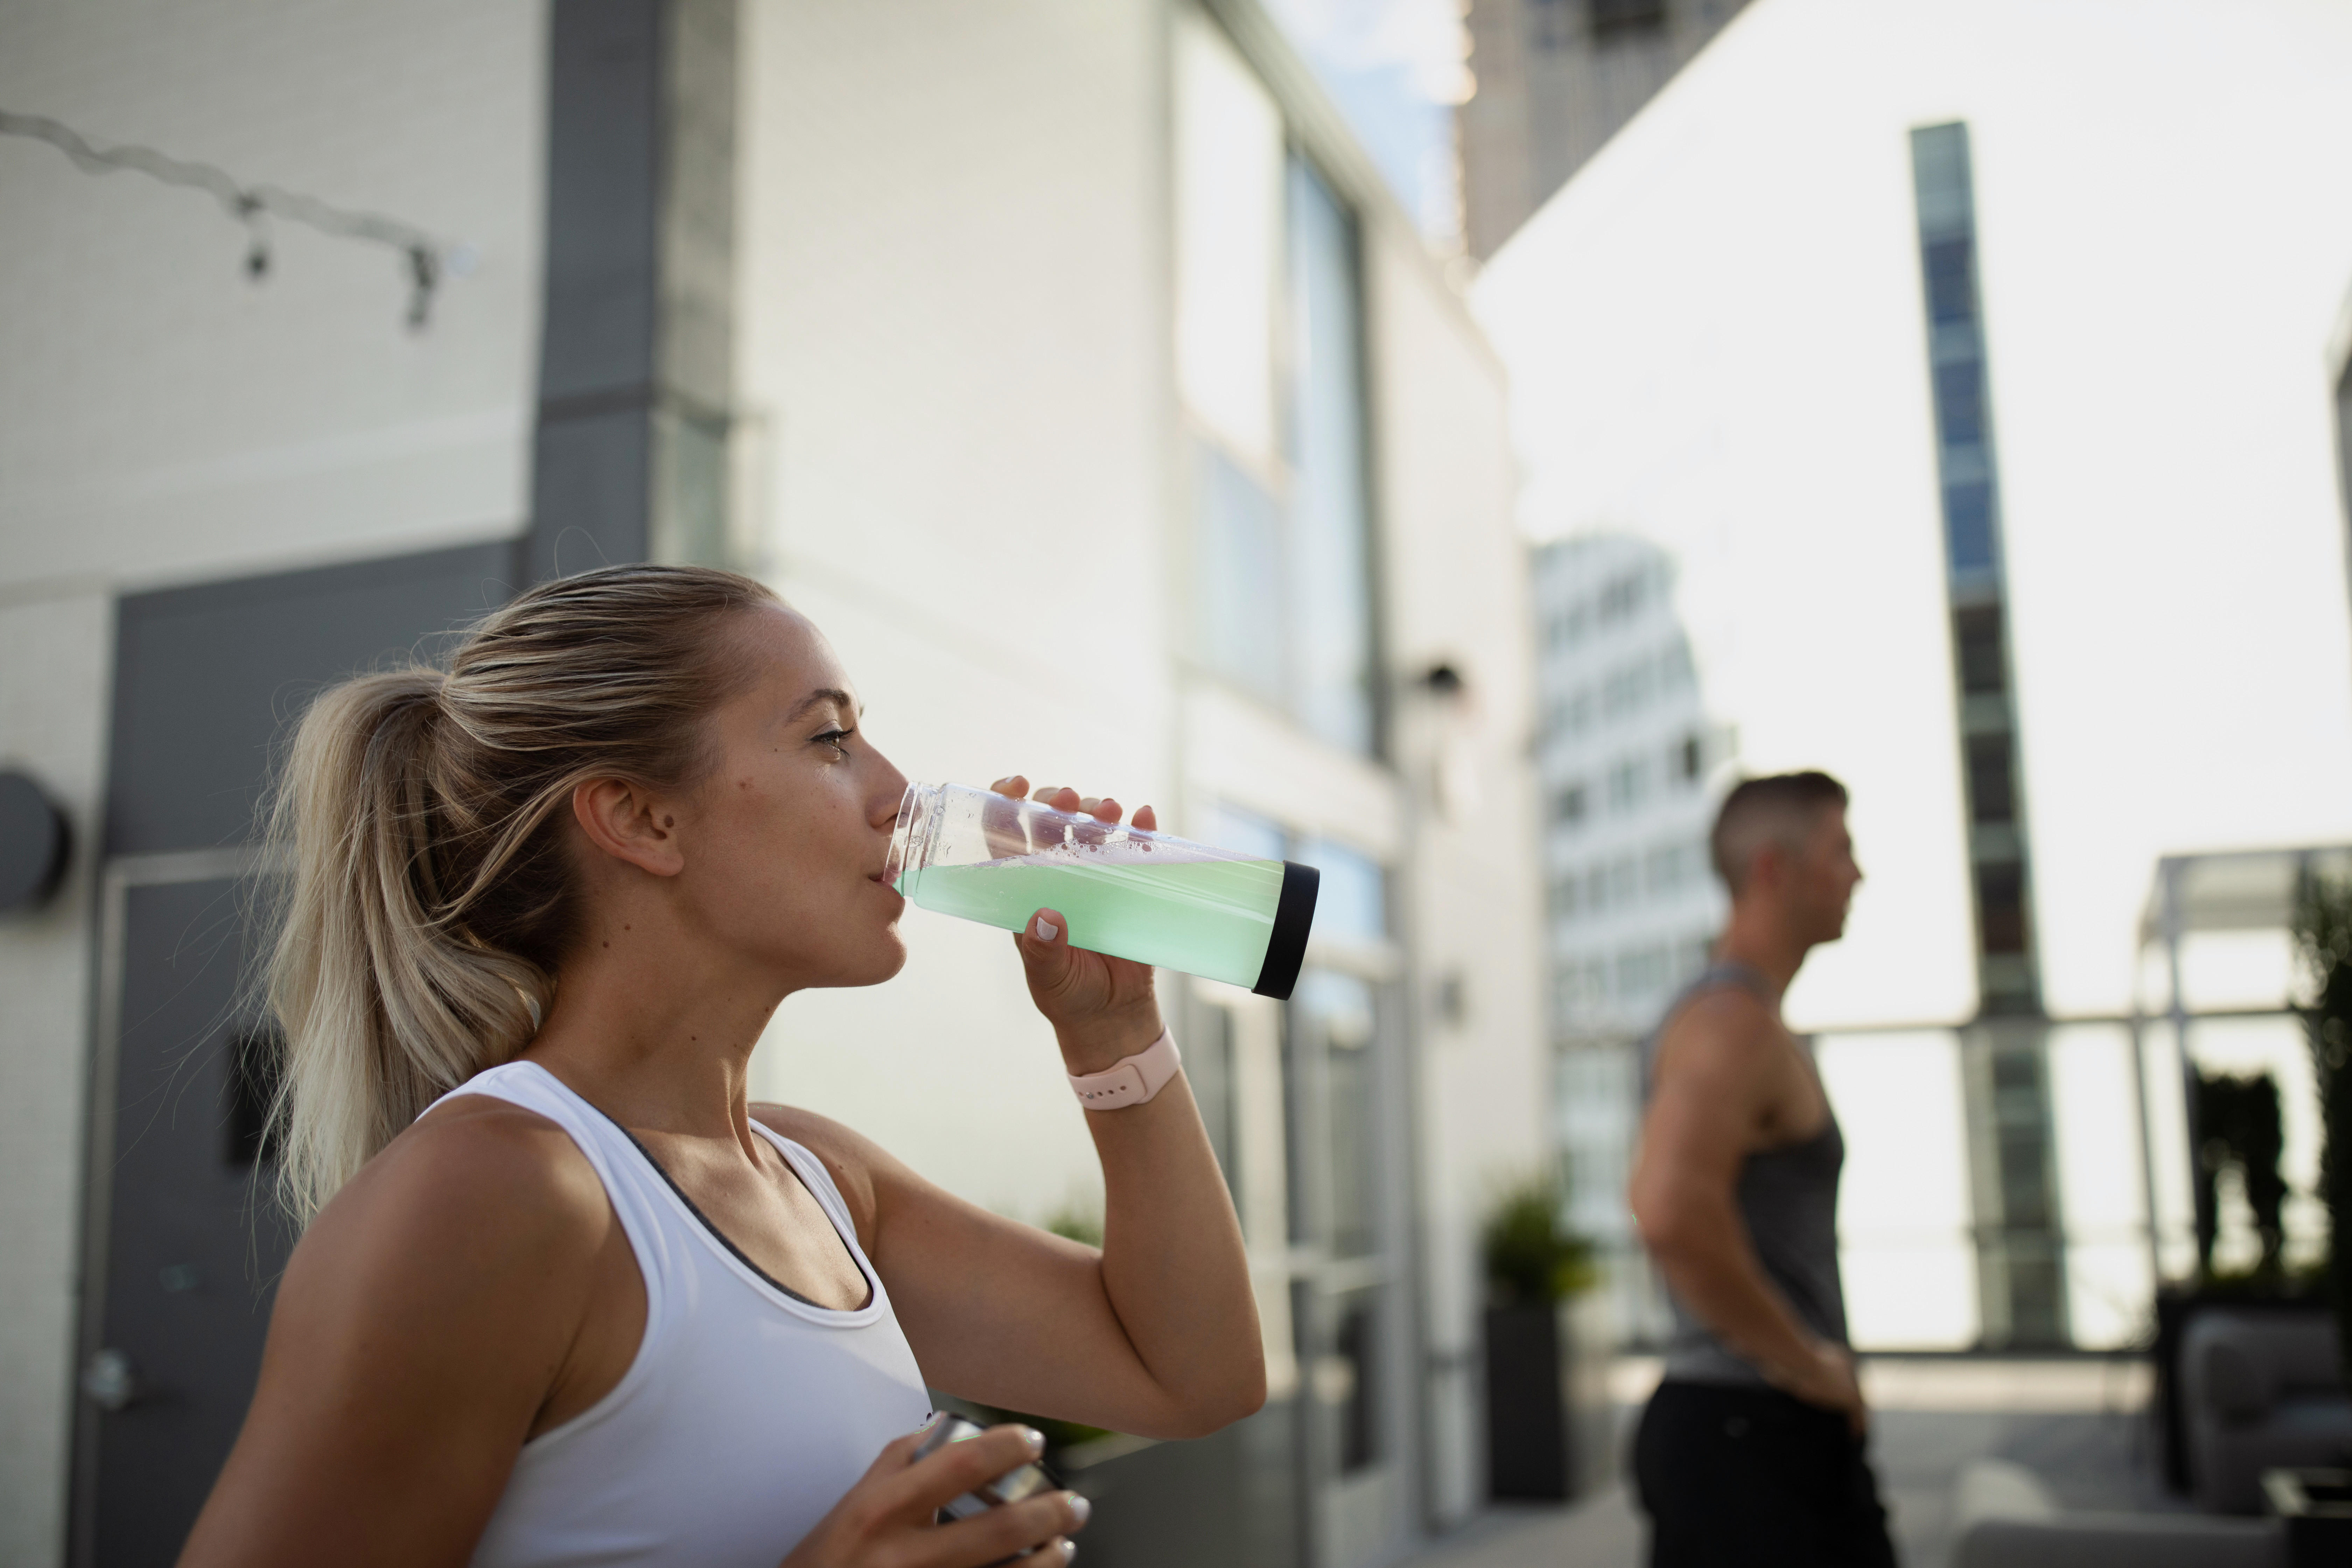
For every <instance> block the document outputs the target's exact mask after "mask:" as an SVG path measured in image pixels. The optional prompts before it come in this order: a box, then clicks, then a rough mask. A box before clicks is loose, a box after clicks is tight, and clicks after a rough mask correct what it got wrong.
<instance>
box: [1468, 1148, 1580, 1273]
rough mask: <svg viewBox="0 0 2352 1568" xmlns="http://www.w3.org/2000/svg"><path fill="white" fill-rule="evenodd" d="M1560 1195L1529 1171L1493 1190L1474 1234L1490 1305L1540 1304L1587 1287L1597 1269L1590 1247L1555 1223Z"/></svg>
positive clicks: (1544, 1178) (1550, 1180) (1552, 1182)
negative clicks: (1493, 1195) (1491, 1203)
mask: <svg viewBox="0 0 2352 1568" xmlns="http://www.w3.org/2000/svg"><path fill="white" fill-rule="evenodd" d="M1562 1197H1563V1194H1562V1193H1561V1192H1560V1186H1559V1182H1558V1181H1556V1180H1554V1179H1553V1178H1552V1177H1551V1176H1549V1175H1548V1174H1546V1173H1541V1172H1537V1173H1530V1174H1528V1175H1526V1176H1522V1177H1519V1178H1517V1179H1516V1180H1514V1181H1512V1182H1511V1183H1510V1184H1508V1185H1507V1186H1506V1187H1505V1188H1504V1189H1503V1190H1502V1192H1501V1193H1499V1194H1497V1195H1496V1200H1495V1205H1494V1207H1493V1208H1491V1209H1489V1210H1488V1211H1487V1215H1486V1226H1485V1227H1484V1229H1483V1230H1482V1231H1481V1233H1480V1236H1479V1251H1480V1253H1481V1255H1482V1257H1483V1258H1484V1260H1485V1262H1486V1289H1487V1292H1488V1294H1489V1296H1490V1297H1491V1298H1492V1299H1493V1300H1494V1302H1495V1304H1496V1306H1502V1307H1510V1306H1544V1305H1548V1304H1549V1303H1550V1302H1553V1301H1558V1300H1563V1299H1565V1298H1567V1297H1570V1296H1573V1295H1575V1294H1577V1293H1578V1292H1579V1291H1580V1290H1585V1289H1590V1288H1591V1285H1592V1284H1593V1282H1594V1280H1595V1279H1596V1278H1597V1275H1598V1270H1596V1269H1595V1268H1594V1267H1593V1261H1592V1247H1591V1243H1589V1242H1587V1241H1586V1240H1585V1239H1584V1238H1583V1237H1580V1236H1577V1235H1575V1234H1574V1233H1572V1232H1570V1230H1568V1229H1567V1228H1566V1227H1565V1226H1562V1225H1561V1224H1560V1220H1559V1211H1560V1207H1561V1200H1562Z"/></svg>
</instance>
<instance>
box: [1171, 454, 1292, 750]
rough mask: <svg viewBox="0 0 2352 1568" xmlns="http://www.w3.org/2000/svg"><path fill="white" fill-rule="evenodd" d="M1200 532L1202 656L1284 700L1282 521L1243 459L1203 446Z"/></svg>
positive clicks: (1231, 676)
mask: <svg viewBox="0 0 2352 1568" xmlns="http://www.w3.org/2000/svg"><path fill="white" fill-rule="evenodd" d="M1198 483H1199V486H1200V509H1199V521H1198V524H1197V526H1196V527H1195V529H1194V531H1193V539H1194V547H1195V550H1196V552H1197V564H1196V568H1195V569H1196V570H1197V571H1198V572H1199V574H1200V583H1201V592H1200V593H1199V594H1197V595H1195V596H1194V602H1195V604H1196V605H1197V606H1198V609H1199V613H1200V619H1201V653H1202V658H1203V659H1205V660H1206V661H1207V663H1208V665H1209V666H1210V668H1213V669H1214V670H1215V671H1216V672H1217V673H1218V674H1220V675H1222V676H1223V677H1225V678H1226V679H1228V680H1231V681H1233V682H1234V683H1235V684H1236V685H1239V686H1241V687H1243V688H1244V689H1247V690H1249V691H1251V692H1254V693H1255V694H1256V695H1257V696H1259V697H1262V698H1264V699H1265V700H1267V701H1268V702H1273V703H1276V704H1279V703H1281V702H1282V700H1283V698H1284V696H1285V691H1286V685H1287V682H1286V680H1285V679H1284V662H1285V661H1284V652H1283V637H1282V631H1283V625H1284V622H1285V619H1286V617H1285V616H1284V614H1283V604H1282V579H1283V570H1282V518H1281V513H1280V511H1279V510H1277V509H1276V505H1275V501H1274V498H1273V497H1272V496H1270V495H1268V494H1266V492H1265V489H1264V487H1262V486H1261V485H1259V483H1258V482H1257V481H1256V480H1255V479H1252V478H1251V477H1250V476H1249V475H1248V474H1246V473H1244V471H1243V470H1242V468H1241V466H1240V465H1239V464H1237V463H1235V462H1234V460H1233V459H1232V458H1229V457H1227V456H1226V455H1225V454H1224V453H1223V452H1221V451H1219V450H1218V449H1217V448H1216V447H1214V446H1212V445H1210V444H1208V443H1206V442H1203V443H1202V444H1201V447H1200V464H1199V479H1198Z"/></svg>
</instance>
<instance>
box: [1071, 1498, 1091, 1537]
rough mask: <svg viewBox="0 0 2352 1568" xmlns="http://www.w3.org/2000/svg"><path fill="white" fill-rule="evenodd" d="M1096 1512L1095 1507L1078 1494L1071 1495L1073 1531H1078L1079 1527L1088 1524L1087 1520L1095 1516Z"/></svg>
mask: <svg viewBox="0 0 2352 1568" xmlns="http://www.w3.org/2000/svg"><path fill="white" fill-rule="evenodd" d="M1094 1511H1095V1505H1094V1504H1093V1503H1091V1502H1089V1501H1087V1500H1086V1499H1085V1498H1082V1497H1080V1496H1079V1495H1078V1494H1077V1493H1076V1492H1072V1493H1071V1494H1070V1528H1071V1529H1073V1530H1076V1528H1077V1527H1078V1526H1080V1525H1082V1524H1084V1523H1086V1521H1087V1519H1088V1518H1090V1517H1091V1516H1092V1515H1093V1513H1094Z"/></svg>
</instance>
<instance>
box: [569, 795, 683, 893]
mask: <svg viewBox="0 0 2352 1568" xmlns="http://www.w3.org/2000/svg"><path fill="white" fill-rule="evenodd" d="M572 818H573V820H575V821H577V822H578V823H579V824H580V830H581V831H582V832H583V833H585V834H586V835H587V836H588V842H589V843H590V844H592V845H593V846H594V847H596V848H597V849H599V850H601V851H603V852H604V854H606V855H609V856H611V857H612V858H614V859H615V860H620V861H624V862H625V863H627V864H628V865H631V866H635V868H637V869H638V870H640V871H645V872H648V873H650V874H651V875H653V876H656V877H675V876H677V874H678V873H679V872H680V871H683V870H685V869H686V853H685V850H684V849H683V848H682V847H680V846H679V843H678V837H677V816H675V815H673V814H672V811H671V808H670V807H668V806H667V805H664V804H663V803H662V802H660V801H658V800H656V799H655V798H654V797H653V795H650V794H648V793H647V792H646V791H645V790H644V789H642V788H641V787H639V786H638V785H636V784H630V783H628V782H627V781H626V780H625V779H589V780H587V781H586V782H584V783H583V784H577V785H575V786H574V787H573V788H572Z"/></svg>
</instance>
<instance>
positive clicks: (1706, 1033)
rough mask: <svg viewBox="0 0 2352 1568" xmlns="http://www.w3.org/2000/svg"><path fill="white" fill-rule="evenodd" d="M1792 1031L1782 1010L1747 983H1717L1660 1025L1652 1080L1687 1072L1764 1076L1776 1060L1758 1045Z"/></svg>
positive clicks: (1653, 1054)
mask: <svg viewBox="0 0 2352 1568" xmlns="http://www.w3.org/2000/svg"><path fill="white" fill-rule="evenodd" d="M1786 1033H1787V1030H1786V1029H1785V1028H1784V1027H1783V1026H1782V1025H1781V1023H1780V1014H1779V1012H1778V1011H1777V1010H1776V1009H1775V1008H1774V1007H1773V1006H1772V1005H1770V1004H1769V1003H1768V1002H1766V1001H1765V1000H1764V998H1763V997H1761V996H1759V995H1757V994H1755V993H1754V992H1752V991H1749V990H1748V989H1747V988H1746V987H1744V986H1738V985H1721V986H1716V987H1712V988H1710V989H1708V990H1706V991H1703V992H1701V993H1699V994H1697V995H1696V996H1693V997H1692V998H1690V999H1689V1000H1688V1001H1686V1002H1685V1003H1684V1004H1683V1005H1681V1006H1680V1007H1677V1008H1676V1009H1675V1013H1674V1016H1672V1017H1669V1018H1668V1019H1667V1020H1666V1021H1665V1023H1664V1026H1662V1027H1661V1028H1660V1029H1659V1031H1658V1038H1657V1042H1656V1044H1655V1046H1654V1047H1653V1049H1652V1053H1651V1062H1650V1075H1651V1079H1652V1081H1653V1082H1654V1083H1655V1082H1658V1081H1661V1080H1662V1079H1664V1077H1666V1076H1667V1075H1669V1074H1674V1075H1677V1076H1678V1075H1681V1074H1684V1073H1696V1074H1699V1075H1701V1076H1704V1077H1706V1078H1709V1079H1721V1078H1724V1077H1727V1076H1730V1077H1737V1078H1740V1079H1747V1078H1750V1077H1755V1076H1758V1075H1759V1074H1760V1073H1761V1072H1763V1071H1764V1070H1765V1068H1767V1067H1768V1065H1769V1061H1770V1056H1769V1053H1768V1052H1765V1051H1762V1050H1759V1048H1758V1047H1759V1046H1762V1045H1766V1044H1769V1043H1770V1042H1772V1041H1774V1040H1776V1039H1778V1038H1780V1037H1781V1036H1783V1035H1785V1034H1786Z"/></svg>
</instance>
